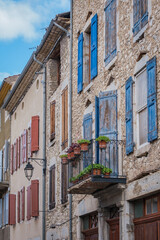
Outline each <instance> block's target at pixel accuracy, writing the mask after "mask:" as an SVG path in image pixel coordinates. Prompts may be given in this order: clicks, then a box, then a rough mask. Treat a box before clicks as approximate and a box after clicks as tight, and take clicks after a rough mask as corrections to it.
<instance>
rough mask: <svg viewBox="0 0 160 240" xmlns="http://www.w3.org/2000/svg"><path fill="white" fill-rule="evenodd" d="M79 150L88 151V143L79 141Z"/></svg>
mask: <svg viewBox="0 0 160 240" xmlns="http://www.w3.org/2000/svg"><path fill="white" fill-rule="evenodd" d="M81 151H82V152H87V151H88V143H81Z"/></svg>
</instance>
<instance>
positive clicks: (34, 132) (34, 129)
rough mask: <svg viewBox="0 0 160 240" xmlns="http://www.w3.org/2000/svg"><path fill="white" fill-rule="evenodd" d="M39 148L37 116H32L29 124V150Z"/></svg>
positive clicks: (34, 150) (33, 150)
mask: <svg viewBox="0 0 160 240" xmlns="http://www.w3.org/2000/svg"><path fill="white" fill-rule="evenodd" d="M38 150H39V116H33V117H32V125H31V152H36V151H38Z"/></svg>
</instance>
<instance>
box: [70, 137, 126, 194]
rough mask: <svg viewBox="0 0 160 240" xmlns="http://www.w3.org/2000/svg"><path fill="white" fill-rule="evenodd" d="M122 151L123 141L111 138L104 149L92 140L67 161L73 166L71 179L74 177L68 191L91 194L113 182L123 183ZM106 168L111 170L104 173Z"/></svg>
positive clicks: (124, 180)
mask: <svg viewBox="0 0 160 240" xmlns="http://www.w3.org/2000/svg"><path fill="white" fill-rule="evenodd" d="M124 152H125V142H124V141H121V140H112V141H110V142H109V143H107V147H106V149H100V148H99V147H98V144H96V143H95V144H94V141H93V140H92V141H91V144H90V146H89V150H88V151H87V152H81V155H80V156H79V157H76V158H75V159H74V160H73V161H70V163H69V164H71V165H72V166H73V167H72V178H71V180H73V179H74V181H72V182H70V183H69V188H68V192H69V193H70V194H91V195H92V194H95V193H97V192H98V191H101V190H103V189H107V188H108V187H110V186H113V185H115V184H118V183H121V184H125V183H126V177H125V176H124V174H123V158H124ZM93 155H96V157H93ZM96 163H98V165H96ZM88 166H89V167H88ZM97 166H98V167H99V168H100V166H102V168H101V169H100V171H98V170H96V169H95V168H96V167H97ZM106 168H109V169H111V170H112V172H111V173H110V174H107V175H106V174H105V171H104V170H105V169H106ZM88 169H90V171H88ZM85 172H87V173H85ZM88 172H89V173H88ZM73 176H74V177H75V178H73Z"/></svg>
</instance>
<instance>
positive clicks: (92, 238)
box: [84, 228, 98, 240]
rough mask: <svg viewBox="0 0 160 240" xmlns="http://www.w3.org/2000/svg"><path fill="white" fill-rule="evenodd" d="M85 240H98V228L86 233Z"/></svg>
mask: <svg viewBox="0 0 160 240" xmlns="http://www.w3.org/2000/svg"><path fill="white" fill-rule="evenodd" d="M84 236H85V240H98V228H96V229H93V230H91V229H90V230H88V231H85V232H84Z"/></svg>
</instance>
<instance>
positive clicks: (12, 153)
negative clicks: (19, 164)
mask: <svg viewBox="0 0 160 240" xmlns="http://www.w3.org/2000/svg"><path fill="white" fill-rule="evenodd" d="M13 159H14V145H13V144H12V146H11V174H13V172H14V169H13Z"/></svg>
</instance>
